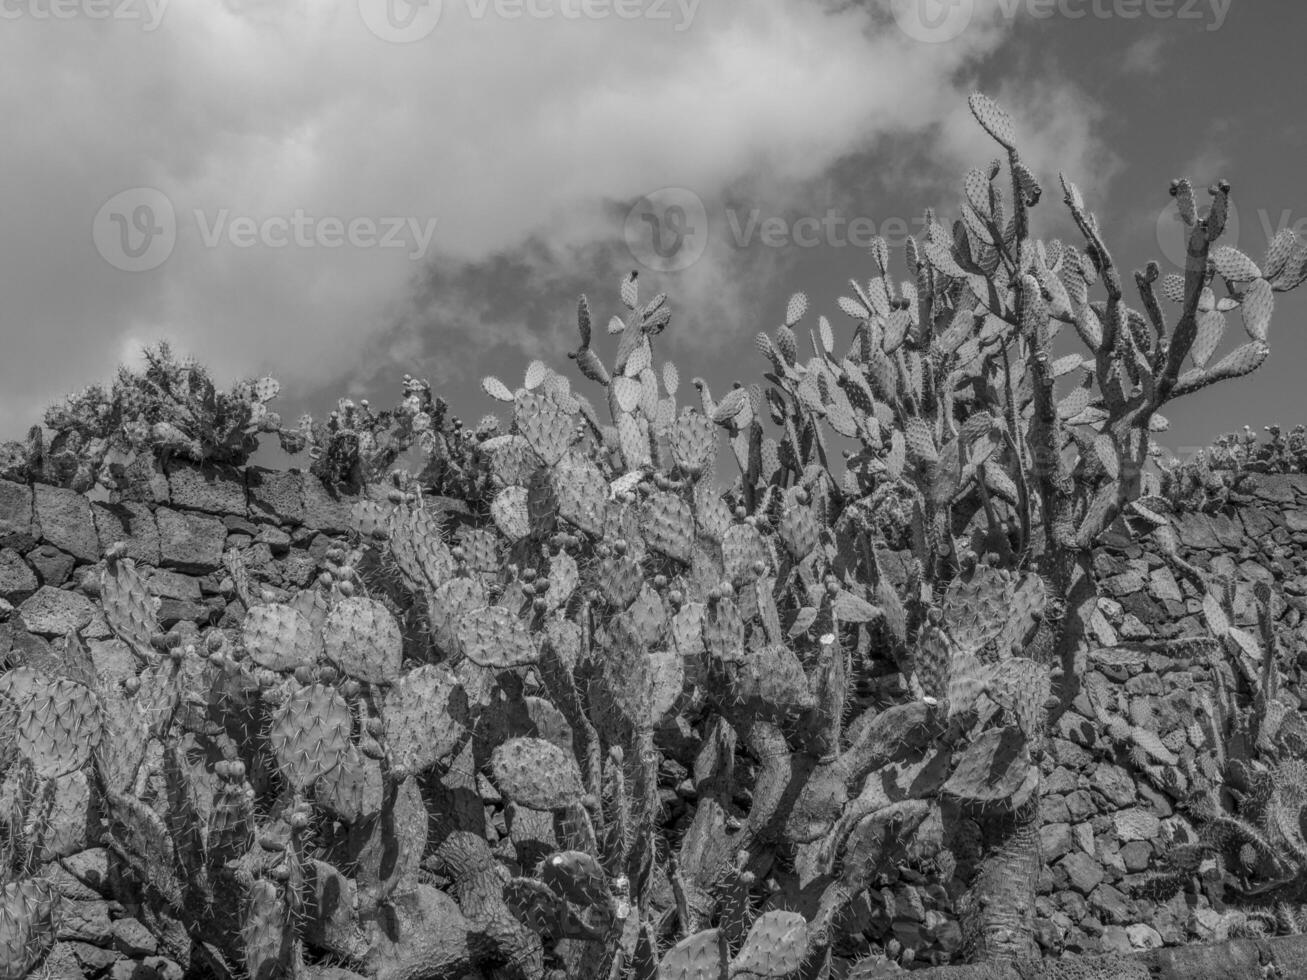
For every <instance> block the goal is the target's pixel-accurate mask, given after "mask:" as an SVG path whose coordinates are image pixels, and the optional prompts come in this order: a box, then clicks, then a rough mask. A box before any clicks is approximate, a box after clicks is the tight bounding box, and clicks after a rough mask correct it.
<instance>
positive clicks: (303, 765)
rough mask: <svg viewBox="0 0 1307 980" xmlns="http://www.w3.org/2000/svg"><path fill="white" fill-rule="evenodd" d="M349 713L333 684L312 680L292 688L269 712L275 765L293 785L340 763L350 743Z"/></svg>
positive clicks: (310, 780) (313, 778)
mask: <svg viewBox="0 0 1307 980" xmlns="http://www.w3.org/2000/svg"><path fill="white" fill-rule="evenodd" d="M353 723H354V720H353V717H352V716H351V714H350V710H349V705H348V704H346V703H345V699H344V698H342V697H341V696H340V694H339V693H338V692H337V691H336V689H335V688H333V687H328V686H327V685H325V684H313V685H311V686H309V687H303V688H300V689H299V690H296V691H292V692H291V694H290V696H289V697H288V698H287V699H286V703H285V704H283V705H282V706H281V707H280V708H278V709H277V711H276V712H275V713H274V714H273V716H272V725H271V728H270V729H269V731H268V742H269V744H270V745H271V746H272V751H273V754H274V755H275V756H276V758H277V765H278V767H279V768H280V769H281V772H282V774H283V775H284V776H285V777H286V780H287V781H288V782H289V783H290V784H291V785H292V786H294V787H295V788H296V789H305V788H306V787H308V786H310V785H312V784H313V783H314V782H315V781H316V780H317V779H318V777H319V776H321V775H322V774H323V773H326V772H329V771H331V770H332V769H334V768H335V767H336V766H337V765H339V764H340V761H341V759H342V758H343V757H344V755H345V752H346V750H347V749H348V748H349V744H350V731H351V729H352V727H353Z"/></svg>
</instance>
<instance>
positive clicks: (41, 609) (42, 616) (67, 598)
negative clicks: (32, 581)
mask: <svg viewBox="0 0 1307 980" xmlns="http://www.w3.org/2000/svg"><path fill="white" fill-rule="evenodd" d="M18 611H19V612H20V613H21V614H22V616H23V622H24V623H26V624H27V628H28V629H29V630H31V631H32V632H33V633H40V634H43V635H45V636H64V635H65V634H67V633H68V632H70V631H71V630H76V629H81V628H82V627H83V626H85V625H86V624H87V623H89V622H90V621H91V618H92V617H93V616H94V615H95V606H94V605H93V604H92V602H91V600H90V599H88V598H86V596H84V595H82V594H81V593H80V592H71V591H69V590H67V589H56V588H52V587H51V586H48V585H44V586H42V587H41V588H40V589H38V590H37V591H36V592H34V593H33V594H32V595H31V596H29V597H28V598H27V600H26V601H24V602H23V604H22V605H21V606H19V607H18Z"/></svg>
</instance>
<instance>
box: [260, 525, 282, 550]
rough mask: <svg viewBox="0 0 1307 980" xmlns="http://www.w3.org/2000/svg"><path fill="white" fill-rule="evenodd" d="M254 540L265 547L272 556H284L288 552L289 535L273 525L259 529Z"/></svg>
mask: <svg viewBox="0 0 1307 980" xmlns="http://www.w3.org/2000/svg"><path fill="white" fill-rule="evenodd" d="M255 540H256V541H257V542H258V543H259V544H263V545H267V546H268V548H269V549H270V550H271V551H272V553H273V554H274V555H284V554H285V553H286V552H287V551H289V550H290V535H289V534H287V533H286V532H285V531H283V530H282V529H281V528H279V527H277V526H275V525H273V524H265V525H264V526H263V527H262V528H260V529H259V534H258V536H257V537H256V538H255Z"/></svg>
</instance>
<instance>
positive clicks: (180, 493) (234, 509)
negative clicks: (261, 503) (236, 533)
mask: <svg viewBox="0 0 1307 980" xmlns="http://www.w3.org/2000/svg"><path fill="white" fill-rule="evenodd" d="M168 489H169V490H170V492H171V494H172V505H173V506H174V507H184V508H186V509H187V510H202V511H205V512H207V513H210V514H236V515H239V516H242V517H243V516H244V515H245V513H246V510H247V506H246V502H245V481H244V479H243V478H242V476H241V472H240V470H238V469H235V468H234V467H230V466H205V467H200V466H195V465H193V464H191V463H178V464H175V465H172V466H170V467H169V468H168Z"/></svg>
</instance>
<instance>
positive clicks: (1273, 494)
mask: <svg viewBox="0 0 1307 980" xmlns="http://www.w3.org/2000/svg"><path fill="white" fill-rule="evenodd" d="M1239 489H1240V490H1241V491H1242V492H1244V493H1248V494H1251V495H1252V496H1254V497H1256V498H1257V499H1258V500H1265V501H1267V502H1268V503H1272V504H1292V503H1293V502H1294V500H1295V499H1297V498H1296V494H1295V493H1294V481H1293V480H1292V479H1286V478H1285V476H1284V475H1282V474H1279V473H1249V474H1248V475H1247V476H1245V477H1244V478H1243V479H1242V480H1241V481H1240V483H1239Z"/></svg>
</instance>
